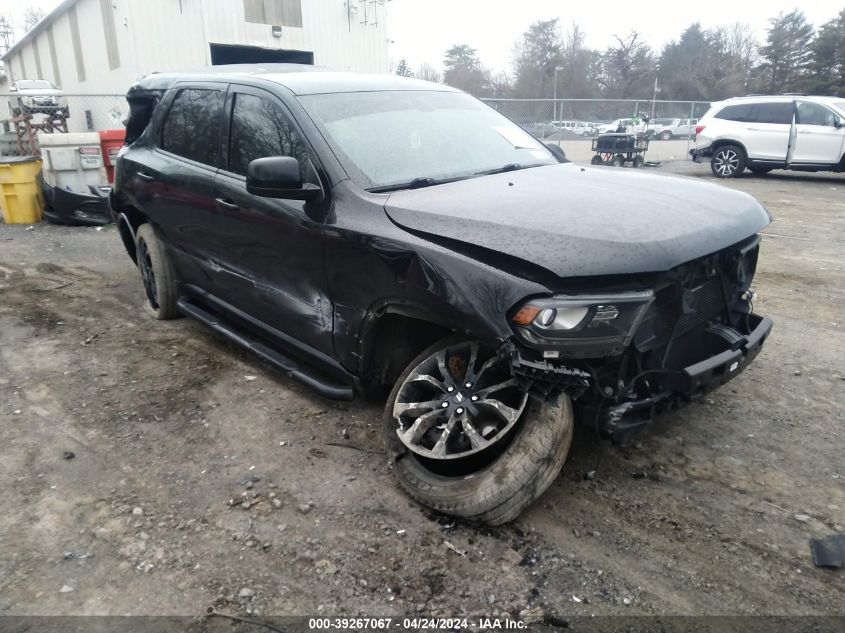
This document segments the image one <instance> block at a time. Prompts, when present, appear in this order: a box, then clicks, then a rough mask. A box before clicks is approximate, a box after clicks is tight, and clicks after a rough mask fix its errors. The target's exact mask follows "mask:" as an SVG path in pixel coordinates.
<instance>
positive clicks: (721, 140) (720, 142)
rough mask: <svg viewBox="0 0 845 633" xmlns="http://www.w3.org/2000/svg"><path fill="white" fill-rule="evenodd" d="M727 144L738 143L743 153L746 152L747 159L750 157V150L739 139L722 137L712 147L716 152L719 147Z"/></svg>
mask: <svg viewBox="0 0 845 633" xmlns="http://www.w3.org/2000/svg"><path fill="white" fill-rule="evenodd" d="M725 145H736V146H737V147H738V148H739V149H741V150H742V153H743V154H745V158H746V160H747V159H748V150H746V149H745V145H743V144H742V143H740V142H739V141H732V140H729V139H720V140H718V141H714V143H713V145H711V147H712V148H713V152H714V153H715V152H716V150H717V149H719V148H720V147H724V146H725Z"/></svg>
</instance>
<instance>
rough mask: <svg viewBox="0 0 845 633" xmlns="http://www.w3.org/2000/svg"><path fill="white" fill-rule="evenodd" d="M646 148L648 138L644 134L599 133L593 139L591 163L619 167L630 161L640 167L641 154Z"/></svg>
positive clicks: (642, 160) (642, 159)
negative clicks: (593, 153) (593, 154)
mask: <svg viewBox="0 0 845 633" xmlns="http://www.w3.org/2000/svg"><path fill="white" fill-rule="evenodd" d="M647 150H648V139H647V138H646V137H645V136H644V135H638V134H627V133H615V134H600V135H599V136H597V137H596V138H594V139H593V151H594V152H595V153H596V155H595V156H593V158H592V159H591V160H590V163H591V164H593V165H612V166H613V167H621V166H622V165H624V164H625V163H631V165H633V166H634V167H641V166H642V164H643V163H644V162H645V158H644V157H643V154H645V153H646V151H647Z"/></svg>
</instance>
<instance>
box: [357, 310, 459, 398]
mask: <svg viewBox="0 0 845 633" xmlns="http://www.w3.org/2000/svg"><path fill="white" fill-rule="evenodd" d="M451 333H452V330H451V329H450V328H448V327H445V326H443V325H439V324H437V323H433V322H431V321H427V320H425V319H419V318H414V317H410V316H406V315H404V314H395V313H387V314H384V315H383V316H381V317H380V318H379V320H378V321H377V322H376V324H375V325H374V326H373V327H372V330H371V331H370V332H369V334H368V335H367V339H368V340H369V341H371V343H370V344H369V345H367V347H366V351H365V354H364V364H363V372H362V379H363V382H364V384H365V387H366V392H367V393H368V395H371V396H373V397H379V396H381V395H384V394H385V393H386V392H387V391H389V389H390V387H392V386H393V383H395V382H396V379H397V378H399V376H400V375H401V374H402V372H403V371H404V369H405V368H406V367H407V366H408V364H409V363H410V362H411V361H412V360H413V359H414V358H416V357H417V356H418V355H419V353H420V352H422V351H423V350H424V349H425V348H426V347H428V346H429V345H431V344H432V343H434V342H436V341H438V340H440V339H441V338H444V337H446V336H448V335H449V334H451Z"/></svg>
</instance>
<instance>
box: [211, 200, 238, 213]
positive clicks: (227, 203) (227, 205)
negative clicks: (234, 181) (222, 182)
mask: <svg viewBox="0 0 845 633" xmlns="http://www.w3.org/2000/svg"><path fill="white" fill-rule="evenodd" d="M214 202H216V203H217V206H219V207H222V208H224V209H227V210H229V211H237V210H238V209H240V207H239V206H238V205H236V204H235V203H234V202H232V201H231V200H229V199H228V198H217V199H215V200H214Z"/></svg>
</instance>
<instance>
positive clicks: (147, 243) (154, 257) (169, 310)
mask: <svg viewBox="0 0 845 633" xmlns="http://www.w3.org/2000/svg"><path fill="white" fill-rule="evenodd" d="M135 251H136V253H137V258H138V270H139V272H140V273H141V283H142V284H143V285H144V293H145V295H146V301H145V302H144V303H145V304H146V306H147V309H148V311H149V313H150V314H152V315H153V317H155V318H156V319H161V320H165V319H175V318H177V317H179V316H181V314H180V313H179V310H178V308H177V307H176V301H177V300H178V299H179V294H178V289H177V287H176V272H175V269H174V267H173V262H172V261H171V259H170V256H169V255H168V254H167V251H166V250H165V249H164V245H163V244H162V242H161V240H160V239H159V238H158V236H157V235H156V233H155V229H153V227H152V225H150V224H142V225H141V226H140V228H139V229H138V232H137V233H136V234H135Z"/></svg>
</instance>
